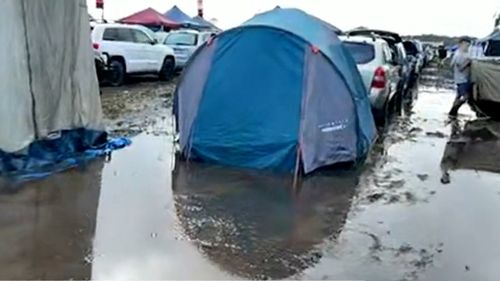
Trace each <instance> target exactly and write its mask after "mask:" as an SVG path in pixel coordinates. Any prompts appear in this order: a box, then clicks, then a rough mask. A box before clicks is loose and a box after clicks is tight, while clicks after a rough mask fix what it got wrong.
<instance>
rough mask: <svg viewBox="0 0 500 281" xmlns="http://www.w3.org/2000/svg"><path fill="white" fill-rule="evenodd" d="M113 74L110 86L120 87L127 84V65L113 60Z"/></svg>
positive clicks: (110, 76) (111, 73)
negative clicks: (124, 83)
mask: <svg viewBox="0 0 500 281" xmlns="http://www.w3.org/2000/svg"><path fill="white" fill-rule="evenodd" d="M110 67H111V72H110V75H109V84H110V85H111V86H113V87H119V86H121V85H123V82H125V65H124V64H123V62H121V61H119V60H112V61H111V63H110Z"/></svg>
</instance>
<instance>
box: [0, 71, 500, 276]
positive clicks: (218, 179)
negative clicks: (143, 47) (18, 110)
mask: <svg viewBox="0 0 500 281" xmlns="http://www.w3.org/2000/svg"><path fill="white" fill-rule="evenodd" d="M423 81H424V82H425V83H424V84H425V85H422V86H420V88H419V91H418V99H417V100H416V102H415V105H414V107H413V108H412V109H408V110H407V111H406V113H405V114H403V116H401V117H396V118H395V119H394V120H393V121H392V125H390V126H389V128H387V130H386V132H385V133H384V134H383V137H382V138H381V139H380V140H379V142H378V144H377V146H376V148H375V149H374V151H373V153H372V156H371V157H370V160H369V161H368V163H367V164H366V165H365V167H363V168H360V169H358V170H355V171H337V172H328V173H321V174H316V175H314V176H312V177H307V178H305V179H303V181H302V184H301V186H300V187H299V188H296V189H294V188H293V187H292V178H291V176H276V175H271V174H266V173H257V172H248V171H239V170H231V169H227V168H221V167H215V166H207V165H202V164H197V163H181V162H177V163H176V162H175V160H174V158H173V153H172V152H173V150H174V148H173V145H172V143H173V140H172V132H171V127H170V124H171V120H170V117H169V115H168V106H166V105H165V103H168V101H166V100H167V99H166V98H165V96H164V93H159V94H158V95H151V98H150V95H149V94H147V93H146V94H143V95H145V96H146V97H147V100H148V102H143V103H139V104H135V101H132V102H131V103H132V104H133V105H127V104H126V103H122V105H121V106H120V105H119V104H118V105H115V106H114V107H115V108H117V109H116V112H117V113H116V114H115V115H113V116H111V117H108V120H109V122H110V124H114V125H115V126H116V127H114V128H115V129H116V130H115V131H116V132H120V130H121V127H120V126H122V125H123V124H125V125H123V126H126V128H125V130H127V128H129V127H130V126H133V128H134V130H132V131H134V132H133V133H131V134H130V135H132V136H134V135H135V136H134V137H133V144H132V146H130V147H128V148H126V149H123V150H121V151H118V152H115V153H114V154H113V155H112V158H111V159H108V161H106V162H105V161H104V160H103V161H96V162H95V163H93V164H91V165H89V166H87V167H83V168H81V169H79V170H72V171H69V172H67V173H62V174H58V175H55V176H53V177H51V178H48V179H46V180H43V181H40V182H34V183H28V184H24V185H23V186H18V187H16V190H17V191H16V192H14V191H12V192H8V193H2V194H0V224H1V225H2V228H1V230H0V268H1V270H0V279H70V278H72V279H101V280H111V279H130V280H132V279H134V280H137V279H173V280H181V279H182V280H187V279H204V280H209V279H296V280H301V279H309V280H310V279H314V280H321V279H325V280H332V279H337V280H345V279H349V280H370V281H371V280H373V281H379V280H380V281H387V280H394V281H400V280H429V281H430V280H482V281H484V280H492V281H493V280H495V281H496V280H498V276H500V268H499V267H498V265H499V264H500V244H499V243H498V242H497V241H498V237H499V236H500V220H499V219H498V214H499V213H500V176H499V175H498V174H496V173H495V172H499V171H500V166H499V164H498V163H500V162H499V161H498V160H499V158H500V156H498V155H500V142H499V137H500V134H499V133H497V132H500V128H499V126H498V124H492V123H487V122H486V123H485V122H482V121H479V122H478V121H474V122H471V121H470V120H473V119H474V116H473V114H472V112H470V111H469V110H468V108H466V107H464V108H463V109H462V115H461V116H460V118H459V122H451V121H449V120H448V119H447V115H446V112H447V111H448V109H449V106H450V105H451V103H452V101H453V98H454V95H453V90H452V89H449V88H450V87H448V86H446V85H449V82H446V83H441V82H439V81H440V80H439V79H438V78H435V77H434V78H433V76H427V77H424V80H423ZM154 91H158V90H157V89H154ZM161 91H163V90H161ZM115 94H116V93H115ZM126 94H128V93H126ZM127 97H128V96H127ZM113 98H114V97H113ZM133 99H137V97H133ZM106 102H107V104H108V106H113V104H114V102H110V101H105V102H104V103H106ZM151 102H152V103H153V104H154V105H153V106H151ZM144 104H146V105H147V110H146V111H141V110H139V109H137V108H139V107H141V106H146V105H144ZM124 107H130V108H132V114H131V115H129V114H128V113H127V114H123V113H120V112H121V110H122V108H124ZM151 108H152V111H151ZM157 111H159V112H160V113H159V114H157V115H155V114H151V112H157ZM144 112H146V113H144ZM145 115H146V116H149V117H150V118H151V119H154V121H152V122H144V118H142V117H143V116H145ZM141 116H142V117H141ZM154 116H157V117H158V118H153V117H154ZM141 118H142V119H141ZM122 120H125V121H122ZM120 122H121V123H120ZM127 126H128V127H127ZM136 127H137V132H135V128H136ZM139 132H140V133H139Z"/></svg>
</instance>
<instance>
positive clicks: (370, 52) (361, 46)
mask: <svg viewBox="0 0 500 281" xmlns="http://www.w3.org/2000/svg"><path fill="white" fill-rule="evenodd" d="M343 44H344V46H345V47H346V48H347V49H348V50H349V52H350V53H351V55H352V57H353V58H354V61H356V64H365V63H368V62H370V61H372V60H373V59H374V58H375V48H374V47H373V45H372V44H368V43H363V42H350V41H344V42H343Z"/></svg>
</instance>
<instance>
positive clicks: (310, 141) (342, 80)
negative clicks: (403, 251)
mask: <svg viewBox="0 0 500 281" xmlns="http://www.w3.org/2000/svg"><path fill="white" fill-rule="evenodd" d="M174 103H175V105H174V113H175V116H176V120H177V130H178V132H179V137H180V149H181V152H182V154H183V155H184V156H185V157H187V158H191V159H197V160H201V161H205V162H209V163H215V164H221V165H228V166H236V167H242V168H251V169H266V170H273V171H282V172H284V171H288V172H291V171H294V169H296V168H297V167H298V165H299V164H300V166H301V167H302V169H303V171H304V172H305V173H310V172H312V171H314V170H316V169H318V168H320V167H323V166H329V165H332V164H336V163H341V162H351V161H358V160H362V159H363V158H364V157H365V156H366V155H367V153H368V152H369V150H370V148H371V146H372V144H373V141H374V140H375V137H376V130H375V125H374V121H373V116H372V114H371V109H370V102H369V100H368V97H367V93H366V91H365V88H364V86H363V83H362V80H361V77H360V74H359V72H358V70H357V67H356V64H355V62H354V60H353V58H352V57H351V55H350V54H349V51H348V50H347V49H345V48H344V47H343V45H342V44H341V41H340V40H339V39H338V37H337V34H336V32H335V30H334V29H333V28H331V25H328V24H325V22H323V21H321V20H319V19H317V18H315V17H312V16H310V15H308V14H306V13H305V12H303V11H300V10H297V9H281V8H280V9H273V10H271V11H269V12H265V13H262V14H258V15H256V16H255V17H253V18H252V19H250V20H249V21H247V22H245V23H244V24H242V25H241V26H239V27H236V28H234V29H231V30H228V31H225V32H222V33H220V34H219V35H217V36H216V37H215V38H213V40H210V41H209V42H208V43H206V44H205V45H204V46H202V47H201V48H199V49H198V50H197V52H196V53H195V54H194V56H193V58H192V59H191V61H190V62H189V64H188V66H187V67H186V69H185V72H184V74H183V76H182V78H181V81H180V82H179V85H178V87H177V90H176V93H175V101H174Z"/></svg>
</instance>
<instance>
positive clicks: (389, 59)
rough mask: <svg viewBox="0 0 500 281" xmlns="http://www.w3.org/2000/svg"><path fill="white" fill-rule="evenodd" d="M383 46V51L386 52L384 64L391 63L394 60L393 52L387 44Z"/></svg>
mask: <svg viewBox="0 0 500 281" xmlns="http://www.w3.org/2000/svg"><path fill="white" fill-rule="evenodd" d="M382 46H383V48H382V49H383V50H384V62H385V63H390V62H391V58H392V54H391V50H390V49H389V47H388V46H387V45H386V44H383V45H382Z"/></svg>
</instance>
